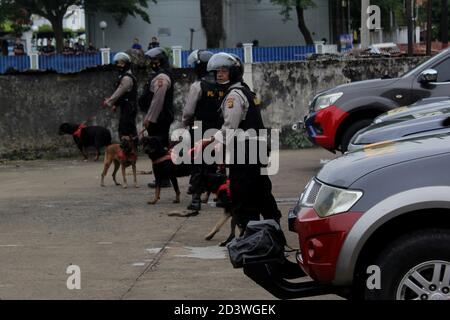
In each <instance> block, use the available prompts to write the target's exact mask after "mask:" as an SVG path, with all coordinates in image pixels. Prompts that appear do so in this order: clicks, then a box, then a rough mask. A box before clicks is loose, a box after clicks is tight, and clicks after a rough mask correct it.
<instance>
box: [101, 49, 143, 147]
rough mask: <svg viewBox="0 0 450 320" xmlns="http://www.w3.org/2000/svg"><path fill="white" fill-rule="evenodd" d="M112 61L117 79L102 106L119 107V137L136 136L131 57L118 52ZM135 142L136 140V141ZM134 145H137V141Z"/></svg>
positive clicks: (135, 99) (135, 92) (134, 86)
mask: <svg viewBox="0 0 450 320" xmlns="http://www.w3.org/2000/svg"><path fill="white" fill-rule="evenodd" d="M113 60H114V63H115V65H116V68H117V69H118V70H119V72H120V74H119V79H118V81H117V82H116V84H115V88H116V91H115V92H114V93H113V95H112V96H111V97H109V98H106V99H105V100H104V102H103V106H104V107H110V108H112V109H113V111H114V112H115V111H116V108H117V107H119V109H120V119H119V138H120V139H121V138H122V137H123V136H130V137H133V138H134V139H135V140H138V138H137V129H136V116H137V80H136V77H135V76H134V75H133V73H132V72H131V58H130V56H129V55H128V54H126V53H125V52H119V53H117V54H116V55H115V56H114V59H113ZM136 142H137V141H136ZM136 142H135V145H136V146H137V143H136Z"/></svg>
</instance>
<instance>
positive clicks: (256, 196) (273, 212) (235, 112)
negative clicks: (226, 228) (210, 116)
mask: <svg viewBox="0 0 450 320" xmlns="http://www.w3.org/2000/svg"><path fill="white" fill-rule="evenodd" d="M207 70H208V71H214V72H215V73H216V78H217V80H218V81H222V82H223V81H230V87H229V89H228V91H227V94H226V96H225V98H224V100H223V103H222V106H221V109H222V113H223V117H224V124H223V126H222V129H221V131H219V132H217V134H216V135H215V136H214V137H212V138H211V140H210V142H213V141H215V140H217V141H218V142H221V143H226V142H227V140H226V135H227V130H229V129H231V130H237V129H241V130H243V131H244V132H245V131H247V130H249V129H254V130H256V131H257V132H258V130H259V129H264V128H265V127H264V123H263V120H262V117H261V110H260V107H259V103H258V102H257V99H256V95H255V94H254V93H253V92H252V91H251V90H250V89H249V87H248V86H247V85H246V84H245V83H244V82H243V74H244V67H243V64H242V62H241V60H240V59H239V57H237V56H235V55H232V54H227V53H218V54H215V55H214V56H213V57H212V58H211V59H210V60H209V62H208V69H207ZM245 142H246V145H248V144H247V143H248V140H247V141H245ZM206 143H207V142H206ZM248 149H249V148H246V150H245V152H246V153H247V154H248V152H249V150H248ZM236 150H237V151H239V150H240V149H239V148H237V149H236ZM253 151H254V150H253ZM229 169H230V177H229V178H230V189H231V202H232V208H233V215H234V218H235V219H236V223H237V224H238V226H239V227H240V228H241V229H245V227H246V226H247V223H248V222H249V221H251V220H259V219H260V215H262V216H263V217H264V219H274V220H276V221H278V222H279V221H280V218H281V212H280V210H279V209H278V206H277V203H276V201H275V198H274V196H273V195H272V182H271V181H270V179H269V177H268V176H267V175H262V174H261V165H260V164H250V163H248V162H247V161H246V162H245V164H237V163H232V164H230V165H229Z"/></svg>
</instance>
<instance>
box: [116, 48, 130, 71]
mask: <svg viewBox="0 0 450 320" xmlns="http://www.w3.org/2000/svg"><path fill="white" fill-rule="evenodd" d="M119 61H122V62H124V63H125V66H124V67H122V68H120V71H128V70H130V68H131V57H130V56H129V55H128V54H126V53H125V52H118V53H116V54H115V55H114V58H113V62H114V64H117V62H119Z"/></svg>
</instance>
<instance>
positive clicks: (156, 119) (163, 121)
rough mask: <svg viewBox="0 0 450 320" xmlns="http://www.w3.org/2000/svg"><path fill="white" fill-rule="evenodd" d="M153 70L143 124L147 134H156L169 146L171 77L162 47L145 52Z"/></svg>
mask: <svg viewBox="0 0 450 320" xmlns="http://www.w3.org/2000/svg"><path fill="white" fill-rule="evenodd" d="M145 55H146V56H147V57H148V58H149V59H150V66H151V68H152V70H153V71H154V74H152V75H151V81H150V88H149V90H150V95H151V98H150V99H149V103H150V105H149V109H148V112H147V114H146V116H145V118H144V126H145V128H146V129H147V132H148V134H149V136H157V137H159V138H161V141H162V143H163V145H164V146H165V147H168V146H169V130H170V125H171V124H172V122H173V120H174V108H173V79H172V74H171V68H170V64H169V57H168V56H167V54H166V52H165V51H164V49H162V48H159V47H158V48H153V49H151V50H149V51H147V52H146V54H145Z"/></svg>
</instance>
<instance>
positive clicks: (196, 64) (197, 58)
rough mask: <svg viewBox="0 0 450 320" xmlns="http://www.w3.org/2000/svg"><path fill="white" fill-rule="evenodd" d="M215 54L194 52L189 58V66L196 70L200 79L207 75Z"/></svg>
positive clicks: (202, 51)
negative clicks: (207, 68)
mask: <svg viewBox="0 0 450 320" xmlns="http://www.w3.org/2000/svg"><path fill="white" fill-rule="evenodd" d="M213 55H214V54H213V53H212V52H211V51H206V50H194V51H193V52H192V53H191V54H190V55H189V57H188V64H189V66H191V68H193V69H194V70H195V73H197V76H198V77H199V78H201V77H203V76H205V75H206V73H207V71H206V67H207V66H208V61H209V59H211V57H212V56H213Z"/></svg>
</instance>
